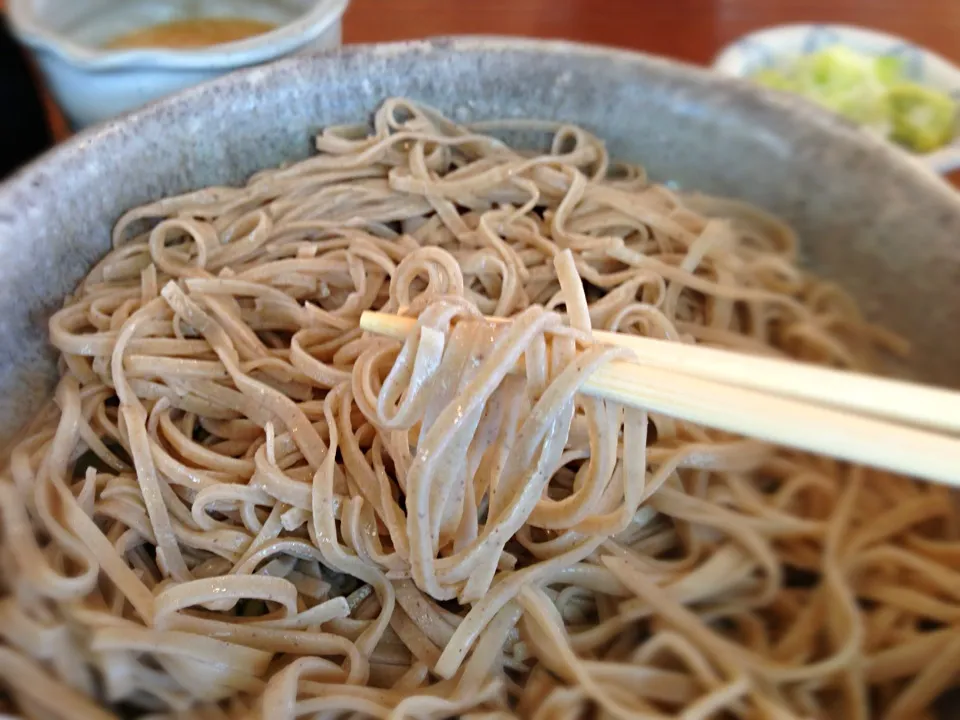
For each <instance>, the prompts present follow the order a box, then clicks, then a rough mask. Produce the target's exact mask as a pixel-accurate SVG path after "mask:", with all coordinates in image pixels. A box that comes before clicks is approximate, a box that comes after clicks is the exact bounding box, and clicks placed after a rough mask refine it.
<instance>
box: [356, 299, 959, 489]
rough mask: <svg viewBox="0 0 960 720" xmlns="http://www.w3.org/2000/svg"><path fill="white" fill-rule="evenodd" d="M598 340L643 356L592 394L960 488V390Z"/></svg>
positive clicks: (369, 327)
mask: <svg viewBox="0 0 960 720" xmlns="http://www.w3.org/2000/svg"><path fill="white" fill-rule="evenodd" d="M486 320H487V321H489V322H494V323H503V322H509V320H508V319H502V318H486ZM415 325H416V321H415V320H413V319H412V318H404V317H400V316H397V315H390V314H385V313H377V312H370V311H368V312H364V313H363V315H362V316H361V318H360V327H361V329H363V330H366V331H368V332H371V333H374V334H377V335H383V336H386V337H391V338H395V339H397V340H404V339H405V338H406V337H407V335H408V334H409V333H410V332H411V331H412V330H413V329H414V327H415ZM593 339H594V341H595V342H597V343H599V344H607V345H617V346H620V347H624V348H628V349H630V350H632V351H633V353H634V355H635V357H636V359H635V360H632V361H614V362H611V363H608V364H607V365H605V366H604V367H602V368H600V369H598V370H597V371H596V372H595V373H593V374H592V375H591V376H590V378H589V379H588V380H587V382H586V383H585V384H584V385H583V387H582V388H581V392H583V393H585V394H588V395H592V396H594V397H600V398H605V399H608V400H614V401H616V402H619V403H622V404H624V405H628V406H631V407H636V408H641V409H644V410H648V411H650V412H655V413H660V414H662V415H666V416H669V417H673V418H677V419H679V420H684V421H688V422H692V423H696V424H699V425H703V426H704V427H711V428H715V429H717V430H724V431H727V432H731V433H736V434H738V435H744V436H747V437H752V438H756V439H758V440H764V441H766V442H771V443H775V444H778V445H783V446H786V447H791V448H795V449H797V450H803V451H806V452H811V453H816V454H819V455H826V456H829V457H834V458H837V459H839V460H847V461H850V462H854V463H858V464H862V465H867V466H870V467H875V468H881V469H884V470H889V471H892V472H896V473H902V474H904V475H909V476H913V477H918V478H924V479H926V480H933V481H936V482H940V483H944V484H946V485H951V486H954V487H960V439H958V438H956V437H952V436H951V435H949V434H946V433H956V432H960V392H954V391H951V390H945V389H941V388H934V387H930V386H926V385H919V384H916V383H910V382H904V381H899V380H888V379H884V378H878V377H874V376H870V375H864V374H860V373H853V372H847V371H843V370H832V369H828V368H822V367H816V366H811V365H805V364H802V363H799V362H793V361H789V360H778V359H773V358H765V357H756V356H752V355H745V354H740V353H736V352H731V351H728V350H718V349H715V348H706V347H701V346H697V345H687V344H682V343H674V342H667V341H663V340H654V339H651V338H644V337H638V336H635V335H624V334H621V333H611V332H603V331H594V332H593ZM938 431H939V432H938Z"/></svg>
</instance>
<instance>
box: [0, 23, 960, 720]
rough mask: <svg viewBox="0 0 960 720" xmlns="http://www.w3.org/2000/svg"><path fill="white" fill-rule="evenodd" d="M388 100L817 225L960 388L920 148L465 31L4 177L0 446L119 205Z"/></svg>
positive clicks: (775, 105) (936, 219)
mask: <svg viewBox="0 0 960 720" xmlns="http://www.w3.org/2000/svg"><path fill="white" fill-rule="evenodd" d="M389 95H407V96H410V97H413V98H415V99H418V100H421V101H424V102H426V103H429V104H431V105H434V106H436V107H438V108H439V109H441V110H443V111H445V112H447V113H450V114H451V115H452V116H453V117H455V118H457V119H460V120H467V119H471V118H494V117H504V116H506V117H520V116H540V117H547V118H556V119H563V120H568V121H572V122H576V123H580V124H583V125H585V126H587V127H589V128H590V129H592V130H594V131H595V132H597V133H599V134H600V135H602V136H603V137H605V138H606V139H607V140H608V141H609V147H610V150H611V151H612V153H613V154H614V155H617V156H620V157H623V158H625V159H630V160H637V161H641V162H643V163H644V164H645V165H646V166H647V168H648V169H649V171H650V172H651V174H652V176H653V177H654V178H656V179H661V180H667V179H671V180H676V181H678V182H680V183H682V184H683V185H684V186H688V187H693V188H699V189H701V190H704V191H707V192H713V193H720V194H724V195H729V196H735V197H740V198H744V199H747V200H750V201H752V202H755V203H758V204H759V205H762V206H764V207H766V208H768V209H770V210H772V211H773V212H775V213H778V214H780V215H782V216H783V217H784V218H786V219H787V220H788V221H789V222H791V223H792V224H793V225H794V226H795V227H796V228H797V229H798V230H799V231H800V234H801V237H802V240H803V248H804V251H805V255H806V261H807V262H808V264H809V266H810V267H811V268H813V269H814V270H816V271H818V272H820V273H822V274H824V275H826V276H829V277H832V278H835V279H836V280H838V281H840V282H841V283H842V284H843V285H845V286H846V287H847V288H848V289H849V290H851V291H852V292H853V293H854V295H855V296H856V297H857V299H858V300H859V301H860V302H861V303H862V304H863V306H864V308H865V309H866V310H867V312H868V314H869V315H870V316H871V317H873V318H875V319H878V320H881V321H883V322H884V323H885V324H887V325H889V326H890V327H892V328H893V329H894V330H898V331H900V332H901V333H904V334H905V335H906V336H908V337H909V338H910V339H911V340H913V341H914V343H915V347H916V356H915V362H914V365H913V370H914V371H915V373H916V374H917V375H918V376H920V377H922V378H925V379H927V380H931V381H936V382H941V383H945V384H954V383H956V382H957V381H958V380H960V334H958V335H954V334H953V332H954V331H955V329H956V328H957V327H960V325H958V320H960V195H957V194H956V193H955V192H954V191H953V190H952V189H951V188H949V187H948V186H947V185H945V184H944V183H943V182H942V181H940V180H939V179H938V178H936V177H934V176H933V175H932V174H930V173H928V172H927V171H925V170H924V169H922V168H920V167H918V166H917V165H916V164H915V163H913V162H911V160H909V159H908V157H907V156H906V155H905V154H903V153H901V152H899V151H897V150H896V149H893V148H891V147H890V146H889V145H887V144H886V143H882V142H880V141H874V140H871V139H870V138H869V137H866V136H864V134H863V133H861V132H860V131H859V130H857V129H855V128H853V127H850V126H848V125H846V124H844V123H843V122H842V121H840V120H837V119H835V118H834V117H833V116H832V115H828V114H825V113H822V112H820V111H818V110H816V109H813V108H811V107H810V106H808V105H807V104H805V103H803V102H802V101H795V100H792V99H790V98H779V97H776V98H775V97H771V96H769V95H766V94H763V93H762V91H759V90H757V89H754V88H753V87H751V86H748V85H746V84H741V83H739V82H738V81H735V80H726V79H721V78H719V77H717V76H714V75H711V74H708V73H707V72H705V71H703V70H698V69H694V68H691V67H686V66H683V65H678V64H675V63H672V62H667V61H665V60H659V59H656V58H651V57H647V56H644V55H639V54H635V53H629V52H621V51H615V50H609V49H602V48H595V47H584V46H581V45H572V44H568V43H556V42H533V41H528V40H505V39H491V38H488V39H479V38H473V39H452V40H438V41H432V42H416V43H406V44H397V45H384V46H375V47H352V48H347V49H345V50H342V51H341V52H338V53H336V54H331V55H325V56H320V57H312V58H299V59H295V60H292V61H284V62H281V63H279V64H276V65H271V66H268V67H262V68H258V69H254V70H248V71H245V72H241V73H239V74H236V75H232V76H228V77H225V78H222V79H220V80H217V81H215V82H214V83H212V84H210V85H206V86H201V87H199V88H195V89H193V90H189V91H187V92H185V93H183V94H181V95H179V96H176V97H174V98H172V99H168V100H165V101H162V102H160V103H159V104H156V105H153V106H151V107H148V108H146V109H144V110H142V111H139V112H137V113H135V114H133V115H130V116H128V117H125V118H122V119H120V120H117V121H115V122H113V123H111V124H109V125H105V126H102V127H100V128H97V129H95V130H93V131H89V132H87V133H85V134H83V135H80V136H78V137H76V138H74V139H73V140H71V141H70V142H69V143H66V144H65V145H63V146H61V147H59V148H58V149H56V150H55V151H54V152H52V153H50V154H49V155H47V156H46V157H44V158H43V159H41V160H40V161H39V162H37V163H36V164H34V165H32V166H31V167H29V168H27V169H26V170H24V171H23V172H21V173H20V174H19V175H17V176H16V177H14V178H13V179H12V180H10V181H9V182H7V183H6V184H5V185H3V186H0V253H2V256H0V257H2V262H0V444H2V442H3V441H4V440H6V439H9V437H10V435H11V434H12V433H13V432H14V431H15V430H16V428H17V427H18V426H19V425H21V424H22V423H23V422H24V420H25V419H26V418H28V417H29V415H30V412H31V411H32V410H33V408H34V407H36V406H37V405H38V404H39V402H40V400H41V399H42V398H44V397H46V395H47V393H48V392H49V389H50V387H51V384H52V382H53V380H54V377H55V365H54V361H53V357H52V355H51V353H50V352H49V351H48V350H47V348H46V345H45V338H46V319H47V317H48V315H49V313H50V312H51V311H52V310H53V309H55V308H56V307H58V306H59V304H60V303H61V301H62V298H63V296H64V294H65V293H67V292H68V291H70V290H71V289H72V288H73V287H74V286H75V285H76V283H77V282H78V281H79V280H80V279H81V278H82V277H83V275H84V274H85V273H86V272H87V270H88V268H89V267H90V266H91V264H92V263H93V262H94V261H95V260H96V259H97V258H99V257H100V256H101V255H103V254H104V253H105V252H106V250H107V248H108V246H109V242H110V227H111V225H112V224H113V222H114V221H115V220H116V218H117V217H118V216H119V215H120V214H121V212H122V211H124V210H125V209H127V208H129V207H131V206H132V205H136V204H139V203H143V202H145V201H148V200H152V199H156V198H159V197H161V196H163V195H167V194H170V193H178V192H182V191H185V190H188V189H191V188H197V187H200V186H203V185H210V184H213V183H237V182H240V181H241V180H243V179H244V178H245V177H246V176H248V175H249V174H250V173H251V172H253V171H254V170H257V169H258V168H262V167H266V166H271V165H275V164H277V163H279V162H281V161H283V160H289V159H293V158H299V157H303V156H305V155H306V154H307V153H308V152H309V151H310V148H311V144H310V137H311V134H312V133H313V132H314V131H316V130H317V129H318V128H320V127H321V126H323V125H325V124H328V123H339V122H345V121H357V120H360V119H361V118H364V117H365V116H366V115H367V114H368V113H369V112H370V111H371V110H372V109H373V108H374V107H375V106H376V105H377V104H378V103H379V101H380V100H381V99H383V98H384V97H385V96H389ZM952 707H953V708H954V709H955V708H956V707H957V705H956V704H952ZM944 716H945V717H957V716H958V714H957V713H955V712H954V711H953V710H951V709H950V708H947V710H946V714H945V715H944Z"/></svg>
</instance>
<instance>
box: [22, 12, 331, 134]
mask: <svg viewBox="0 0 960 720" xmlns="http://www.w3.org/2000/svg"><path fill="white" fill-rule="evenodd" d="M348 2H349V0H213V1H212V2H211V1H210V0H205V2H204V3H203V5H202V10H203V12H202V13H200V12H198V6H199V3H198V2H196V0H163V1H157V0H9V1H8V3H7V5H8V11H9V18H10V26H11V28H12V30H13V32H14V34H15V35H16V36H17V37H18V39H19V40H20V41H21V42H22V43H23V44H24V45H26V46H27V47H29V48H30V50H31V51H32V52H33V54H34V56H35V57H36V60H37V63H38V64H39V66H40V69H41V70H42V72H43V74H44V76H45V78H46V81H47V84H48V86H49V87H50V90H51V92H52V93H53V96H54V98H55V99H56V101H57V102H58V103H59V105H60V107H61V108H62V109H63V111H64V114H65V115H66V116H67V120H68V121H69V122H70V124H71V125H72V126H73V127H74V128H75V129H80V128H83V127H86V126H87V125H91V124H93V123H97V122H100V121H101V120H106V119H107V118H110V117H113V116H115V115H119V114H121V113H124V112H126V111H128V110H132V109H134V108H137V107H140V106H141V105H144V104H146V103H148V102H150V101H151V100H155V99H157V98H159V97H162V96H164V95H168V94H170V93H172V92H176V91H177V90H181V89H183V88H186V87H189V86H191V85H196V84H198V83H200V82H203V81H205V80H209V79H211V78H213V77H216V76H218V75H223V74H226V73H228V72H230V71H232V70H236V69H238V68H241V67H247V66H250V65H258V64H260V63H264V62H268V61H270V60H274V59H277V58H280V57H283V56H285V55H293V54H297V53H303V52H315V51H320V50H326V49H329V48H335V47H338V46H339V45H340V29H341V19H342V17H343V13H344V12H345V11H346V8H347V4H348ZM198 16H199V17H241V18H247V19H252V20H261V21H264V22H268V23H271V24H273V25H276V27H275V29H273V30H272V31H270V32H267V33H263V34H262V35H256V36H253V37H250V38H246V39H244V40H240V41H238V42H232V43H226V44H223V45H215V46H210V47H206V48H198V49H190V50H169V49H161V48H143V49H139V48H138V49H123V50H112V49H105V48H104V47H103V45H104V44H105V43H106V42H108V41H109V40H111V39H113V38H115V37H118V36H120V35H123V34H126V33H127V32H130V31H132V30H136V29H139V28H142V27H146V26H149V25H155V24H158V23H163V22H169V21H171V20H177V19H180V18H190V17H198Z"/></svg>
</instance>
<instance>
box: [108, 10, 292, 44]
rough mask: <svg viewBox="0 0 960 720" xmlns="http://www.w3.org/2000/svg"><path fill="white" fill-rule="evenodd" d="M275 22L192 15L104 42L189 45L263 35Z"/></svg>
mask: <svg viewBox="0 0 960 720" xmlns="http://www.w3.org/2000/svg"><path fill="white" fill-rule="evenodd" d="M275 27H276V25H273V24H271V23H267V22H262V21H260V20H248V19H246V18H193V19H190V20H174V21H173V22H167V23H161V24H159V25H151V26H149V27H145V28H140V29H139V30H134V31H133V32H130V33H127V34H126V35H121V36H120V37H117V38H114V39H113V40H110V41H109V42H107V43H105V44H104V47H105V48H109V49H112V50H120V49H129V48H151V47H155V48H172V49H189V48H200V47H207V46H208V45H221V44H223V43H229V42H236V41H237V40H244V39H246V38H248V37H253V36H254V35H262V34H263V33H265V32H269V31H270V30H273V29H274V28H275Z"/></svg>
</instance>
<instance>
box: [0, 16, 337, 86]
mask: <svg viewBox="0 0 960 720" xmlns="http://www.w3.org/2000/svg"><path fill="white" fill-rule="evenodd" d="M349 2H350V0H317V2H316V3H315V4H314V6H313V7H312V8H311V9H310V10H308V11H306V12H305V13H303V14H302V15H299V16H298V17H296V18H294V19H293V20H291V21H290V22H288V23H284V24H283V25H279V26H278V27H276V28H273V29H272V30H270V31H269V32H265V33H261V34H259V35H255V36H253V37H249V38H244V39H242V40H237V41H235V42H230V43H223V44H221V45H212V46H209V47H205V48H199V49H191V50H173V49H167V48H131V49H124V50H108V49H104V48H97V47H91V46H89V45H84V44H83V43H78V42H75V41H74V40H71V39H70V38H69V37H67V36H65V35H63V34H62V33H58V32H56V31H54V30H51V29H50V28H49V27H47V26H46V24H45V23H44V22H43V20H42V19H41V18H39V17H38V16H37V13H36V12H35V10H34V6H33V2H32V0H8V2H7V8H8V9H7V15H8V17H9V20H10V28H11V30H12V31H13V33H14V34H15V35H16V36H17V39H18V40H20V42H22V43H23V44H24V45H26V46H28V47H29V48H31V49H32V50H33V51H34V52H36V53H45V54H49V55H53V56H54V57H56V58H58V59H59V60H60V61H62V62H65V63H67V64H69V65H72V66H74V67H76V68H79V69H82V70H86V71H91V72H103V71H110V70H130V69H162V70H200V69H202V70H219V69H230V68H236V67H239V66H243V65H251V64H254V63H262V62H265V61H267V60H270V59H272V58H275V57H277V56H279V55H285V54H288V53H290V52H292V51H294V50H296V49H297V48H299V47H301V46H303V45H306V44H308V43H310V42H312V41H314V40H316V39H317V38H318V37H320V35H322V34H323V33H324V32H326V31H327V30H328V29H329V28H330V26H331V25H333V23H335V22H336V21H337V20H339V19H340V18H341V17H342V16H343V14H344V12H346V9H347V5H348V4H349Z"/></svg>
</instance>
